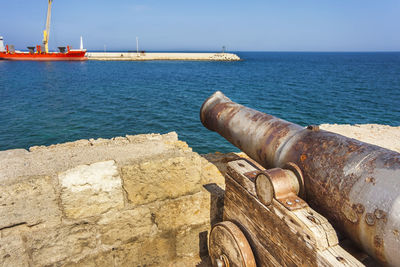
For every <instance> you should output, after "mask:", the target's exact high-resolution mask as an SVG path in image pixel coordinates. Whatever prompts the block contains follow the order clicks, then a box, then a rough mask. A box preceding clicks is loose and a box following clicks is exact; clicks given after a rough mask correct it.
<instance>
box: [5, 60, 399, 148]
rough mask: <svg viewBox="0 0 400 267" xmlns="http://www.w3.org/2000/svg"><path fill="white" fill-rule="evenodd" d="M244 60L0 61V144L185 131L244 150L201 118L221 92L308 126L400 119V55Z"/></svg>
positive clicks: (201, 142)
mask: <svg viewBox="0 0 400 267" xmlns="http://www.w3.org/2000/svg"><path fill="white" fill-rule="evenodd" d="M237 54H238V55H239V56H240V57H241V58H243V59H244V61H241V62H186V61H151V62H109V61H104V62H102V61H87V62H7V61H0V150H5V149H11V148H28V147H30V146H33V145H50V144H55V143H62V142H67V141H73V140H77V139H82V138H85V139H87V138H98V137H103V138H110V137H114V136H124V135H126V134H140V133H167V132H170V131H176V132H177V133H178V135H179V138H180V139H181V140H184V141H186V142H188V143H189V145H190V146H191V147H193V149H194V150H195V151H197V152H200V153H207V152H213V151H221V152H228V151H233V150H236V149H235V148H234V147H232V146H231V145H230V144H229V143H228V142H227V141H225V140H224V139H223V138H222V137H220V136H219V135H218V134H216V133H213V132H210V131H208V130H207V129H205V128H204V127H203V126H202V124H201V122H200V120H199V110H200V107H201V104H202V103H203V101H204V100H205V99H206V98H207V97H208V96H210V95H211V94H212V93H213V92H214V91H216V90H221V91H222V92H223V93H224V94H225V95H227V96H228V97H230V98H231V99H232V100H233V101H236V102H239V103H241V104H244V105H247V106H249V107H252V108H255V109H258V110H260V111H263V112H266V113H269V114H271V115H275V116H278V117H280V118H283V119H286V120H289V121H292V122H295V123H298V124H301V125H308V124H320V123H351V124H355V123H380V124H389V125H396V126H397V125H400V53H266V52H243V53H237Z"/></svg>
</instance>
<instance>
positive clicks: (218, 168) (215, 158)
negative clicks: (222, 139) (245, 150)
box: [201, 152, 242, 188]
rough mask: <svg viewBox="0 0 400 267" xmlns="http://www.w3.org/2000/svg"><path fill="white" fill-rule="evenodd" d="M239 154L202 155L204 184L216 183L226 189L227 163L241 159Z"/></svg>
mask: <svg viewBox="0 0 400 267" xmlns="http://www.w3.org/2000/svg"><path fill="white" fill-rule="evenodd" d="M240 156H242V155H240V154H237V153H228V154H222V153H218V152H216V153H210V154H205V155H202V157H203V161H202V167H201V170H202V172H203V175H202V183H203V184H208V183H216V184H218V185H220V186H222V187H224V188H225V174H226V172H227V167H226V166H227V163H228V162H230V161H233V160H237V159H239V158H240Z"/></svg>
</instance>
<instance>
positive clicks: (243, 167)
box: [228, 159, 259, 196]
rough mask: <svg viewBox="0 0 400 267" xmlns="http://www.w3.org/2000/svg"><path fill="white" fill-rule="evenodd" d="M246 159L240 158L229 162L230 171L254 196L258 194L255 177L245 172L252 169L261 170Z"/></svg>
mask: <svg viewBox="0 0 400 267" xmlns="http://www.w3.org/2000/svg"><path fill="white" fill-rule="evenodd" d="M250 164H251V163H249V162H248V161H247V160H246V159H239V160H235V161H231V162H229V163H228V173H229V175H231V177H232V178H234V179H235V181H236V182H238V183H239V184H240V185H241V186H243V187H244V188H246V190H247V191H248V192H249V193H250V194H252V195H253V196H257V193H256V187H255V183H254V179H253V180H251V179H249V178H248V177H246V176H244V175H243V174H244V173H246V172H251V171H259V169H258V168H256V167H255V166H252V165H250Z"/></svg>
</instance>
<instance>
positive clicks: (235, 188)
mask: <svg viewBox="0 0 400 267" xmlns="http://www.w3.org/2000/svg"><path fill="white" fill-rule="evenodd" d="M224 220H230V221H234V222H236V223H237V224H238V225H241V226H242V227H241V228H243V229H246V231H247V233H248V234H247V235H246V234H245V235H246V236H251V239H250V240H248V241H249V243H250V245H251V246H255V243H256V242H254V240H258V241H259V243H261V244H262V246H261V247H257V246H256V247H254V248H253V252H254V250H256V251H262V250H267V251H268V252H269V253H270V254H271V255H272V256H273V257H274V258H275V259H276V261H277V262H278V263H279V266H290V265H291V266H303V265H308V266H311V265H312V264H313V263H315V262H316V261H317V258H316V256H317V255H316V254H315V253H314V252H313V250H312V247H311V248H310V247H306V246H305V244H306V243H305V242H304V240H303V238H302V237H300V236H297V235H296V233H295V230H293V229H291V228H290V227H289V226H288V225H287V224H286V222H285V221H284V220H281V218H279V217H278V216H276V215H275V214H274V213H273V212H272V211H270V210H268V209H267V208H266V207H265V206H264V205H262V203H261V202H259V201H258V200H257V199H256V198H254V196H252V195H250V194H249V193H248V192H247V191H246V190H245V189H244V188H243V187H242V186H241V185H239V184H238V183H236V182H235V181H234V180H233V179H232V178H231V177H229V176H226V190H225V200H224ZM310 238H311V237H310ZM256 262H257V264H258V265H259V266H264V265H263V260H262V259H260V258H258V257H256Z"/></svg>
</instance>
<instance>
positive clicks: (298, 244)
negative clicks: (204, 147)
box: [209, 159, 366, 267]
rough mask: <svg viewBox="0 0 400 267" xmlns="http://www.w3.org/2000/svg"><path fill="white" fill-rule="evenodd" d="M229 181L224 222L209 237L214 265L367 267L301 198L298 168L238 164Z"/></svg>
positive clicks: (230, 170)
mask: <svg viewBox="0 0 400 267" xmlns="http://www.w3.org/2000/svg"><path fill="white" fill-rule="evenodd" d="M225 181H226V189H225V198H224V216H223V218H224V221H223V222H221V223H218V224H216V225H215V226H214V227H213V229H212V231H211V233H210V238H209V254H210V257H211V261H212V263H213V266H219V267H220V266H221V267H223V266H225V267H227V266H243V267H254V266H364V265H363V264H362V263H361V262H360V261H359V260H358V259H356V258H355V257H353V256H352V255H351V254H350V253H349V252H347V251H346V250H345V249H343V248H342V247H341V246H340V245H339V241H338V237H337V235H336V232H335V230H334V229H333V227H332V225H331V224H330V223H329V222H328V220H327V219H326V218H325V217H323V216H321V215H320V214H319V213H317V212H316V211H314V210H313V209H312V208H310V207H309V206H308V204H307V203H306V202H305V201H304V200H303V199H302V198H301V197H300V196H302V195H304V182H303V177H302V174H301V171H300V169H299V168H298V167H297V166H296V165H295V164H288V166H285V168H283V169H281V168H274V169H270V170H265V169H264V168H262V167H261V166H260V165H259V164H257V163H255V162H253V161H251V160H249V159H240V160H235V161H232V162H230V163H228V173H227V175H226V178H225ZM358 256H362V257H365V256H366V255H362V254H361V255H358ZM256 263H257V264H256Z"/></svg>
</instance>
